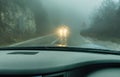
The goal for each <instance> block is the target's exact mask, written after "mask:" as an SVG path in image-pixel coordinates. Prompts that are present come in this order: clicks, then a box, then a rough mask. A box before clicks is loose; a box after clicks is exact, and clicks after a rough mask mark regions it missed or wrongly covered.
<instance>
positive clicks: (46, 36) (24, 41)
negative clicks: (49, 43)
mask: <svg viewBox="0 0 120 77" xmlns="http://www.w3.org/2000/svg"><path fill="white" fill-rule="evenodd" d="M52 35H54V34H50V35H46V36H42V37H38V38H35V39H30V40H27V41H23V42H19V43H15V44H12V45H9V47H11V46H17V45H21V44H24V43H29V42H32V41H35V40H40V39H43V38H46V37H49V36H52Z"/></svg>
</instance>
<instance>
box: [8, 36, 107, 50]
mask: <svg viewBox="0 0 120 77" xmlns="http://www.w3.org/2000/svg"><path fill="white" fill-rule="evenodd" d="M32 46H71V47H82V48H98V49H107V48H106V47H104V46H101V45H97V44H95V43H93V42H92V41H90V40H89V39H87V38H84V37H83V36H81V35H70V36H69V37H68V38H67V39H66V43H65V44H64V43H62V42H61V40H60V38H59V37H57V36H56V35H55V34H50V35H46V36H42V37H38V38H34V39H30V40H27V41H23V42H20V43H15V44H12V45H9V47H32Z"/></svg>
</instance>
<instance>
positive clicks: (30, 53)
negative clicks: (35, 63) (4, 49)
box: [8, 52, 39, 55]
mask: <svg viewBox="0 0 120 77" xmlns="http://www.w3.org/2000/svg"><path fill="white" fill-rule="evenodd" d="M38 53H39V52H11V53H8V54H15V55H36V54H38Z"/></svg>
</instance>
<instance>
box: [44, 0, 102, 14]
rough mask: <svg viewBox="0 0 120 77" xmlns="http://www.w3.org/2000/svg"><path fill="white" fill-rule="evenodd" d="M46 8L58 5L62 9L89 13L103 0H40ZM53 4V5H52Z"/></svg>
mask: <svg viewBox="0 0 120 77" xmlns="http://www.w3.org/2000/svg"><path fill="white" fill-rule="evenodd" d="M42 1H43V3H44V4H45V5H46V6H48V8H51V9H52V8H55V6H56V5H57V6H59V7H61V8H64V9H73V10H74V11H76V12H77V13H82V14H85V15H89V14H90V13H91V12H92V11H93V10H94V9H95V8H97V7H99V5H100V4H101V2H102V1H103V0H42ZM52 6H53V7H52Z"/></svg>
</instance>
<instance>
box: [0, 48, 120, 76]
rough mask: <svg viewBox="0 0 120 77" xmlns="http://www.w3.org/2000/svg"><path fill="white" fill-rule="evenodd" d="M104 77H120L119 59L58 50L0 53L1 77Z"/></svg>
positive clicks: (7, 51)
mask: <svg viewBox="0 0 120 77" xmlns="http://www.w3.org/2000/svg"><path fill="white" fill-rule="evenodd" d="M70 51H71V50H70ZM107 73H109V75H110V76H109V77H119V74H120V56H119V55H115V54H103V53H89V52H81V51H79V52H74V51H72V52H68V51H59V50H54V51H53V50H0V76H1V77H2V76H3V77H4V76H12V77H101V76H102V77H105V76H104V75H106V74H107ZM112 73H113V74H112ZM117 74H118V75H117ZM106 76H107V75H106Z"/></svg>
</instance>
